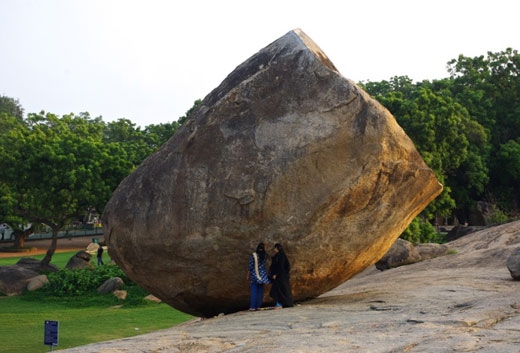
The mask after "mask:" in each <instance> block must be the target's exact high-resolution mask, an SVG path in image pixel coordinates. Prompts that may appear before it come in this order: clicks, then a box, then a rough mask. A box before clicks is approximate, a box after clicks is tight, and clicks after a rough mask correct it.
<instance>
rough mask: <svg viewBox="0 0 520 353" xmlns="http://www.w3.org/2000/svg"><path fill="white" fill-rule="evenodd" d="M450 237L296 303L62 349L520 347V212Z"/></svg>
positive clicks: (189, 352)
mask: <svg viewBox="0 0 520 353" xmlns="http://www.w3.org/2000/svg"><path fill="white" fill-rule="evenodd" d="M448 245H449V246H450V248H452V249H454V250H455V251H454V252H453V254H451V255H447V256H443V257H437V258H434V259H432V260H427V261H424V262H419V263H415V264H413V265H408V266H402V267H399V268H394V269H391V270H388V271H384V272H380V271H378V270H376V269H375V268H374V267H373V266H372V267H370V268H368V269H367V270H365V271H364V272H363V273H361V274H359V275H357V276H355V277H354V278H352V279H351V280H349V281H348V282H346V283H344V284H342V285H341V286H339V287H338V288H335V289H334V290H332V291H330V292H328V293H325V294H324V295H322V296H321V297H319V298H317V299H315V300H311V301H308V302H305V303H302V304H301V305H297V306H295V307H294V308H288V309H282V310H268V311H259V312H253V313H250V312H247V311H246V312H239V313H235V314H232V315H224V316H218V317H215V318H211V319H208V320H200V319H195V320H192V321H190V322H187V323H185V324H182V325H178V326H174V327H172V328H169V329H166V330H159V331H156V332H152V333H149V334H145V335H139V336H136V337H130V338H128V337H126V338H123V339H119V340H113V341H106V342H98V343H93V344H89V345H87V346H81V347H76V348H70V349H66V350H64V351H63V353H130V352H169V353H170V352H171V353H173V352H182V353H199V352H213V353H220V352H222V353H229V352H233V353H250V352H257V351H259V350H261V351H265V352H270V353H285V352H313V353H314V352H319V353H336V352H337V353H344V352H370V353H389V352H396V353H397V352H398V353H404V352H407V353H424V352H428V353H447V352H472V353H511V352H517V351H518V336H519V334H518V332H519V327H520V303H519V298H518V293H519V290H520V282H517V281H513V280H512V279H511V276H510V275H509V273H508V270H507V268H506V261H507V258H509V256H510V255H511V254H512V253H513V252H514V251H515V250H516V249H519V247H520V221H517V222H513V223H510V224H504V225H502V226H499V227H493V228H487V229H484V230H482V231H479V232H476V233H472V234H469V235H467V236H465V237H463V238H461V239H458V240H456V241H454V242H452V243H450V244H448ZM60 352H62V351H60Z"/></svg>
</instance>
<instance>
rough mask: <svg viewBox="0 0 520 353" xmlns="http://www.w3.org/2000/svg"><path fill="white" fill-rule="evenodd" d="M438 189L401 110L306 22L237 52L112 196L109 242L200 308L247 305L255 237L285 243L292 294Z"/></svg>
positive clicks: (131, 264)
mask: <svg viewBox="0 0 520 353" xmlns="http://www.w3.org/2000/svg"><path fill="white" fill-rule="evenodd" d="M441 190H442V186H441V185H440V184H439V182H438V181H437V180H436V178H435V176H434V174H433V172H432V170H431V169H429V168H428V167H427V166H426V165H425V163H424V161H423V160H422V158H421V157H420V155H419V154H418V152H417V151H416V149H415V146H414V145H413V143H412V141H411V140H410V139H409V138H408V137H407V136H406V134H405V133H404V131H403V130H402V129H401V128H400V127H399V126H398V124H397V123H396V121H395V119H394V118H393V117H392V116H391V114H390V113H389V112H388V111H387V110H386V109H385V108H383V107H382V106H381V105H380V104H379V103H377V102H376V101H375V100H373V99H372V98H370V97H369V96H368V95H367V94H366V93H365V92H364V91H362V90H361V89H360V88H359V87H357V86H356V85H355V84H354V83H353V82H352V81H350V80H348V79H346V78H344V77H343V76H342V75H341V74H340V73H339V72H338V71H337V70H336V68H335V67H334V65H333V64H332V63H331V61H330V60H329V59H328V58H327V56H326V55H325V54H324V53H323V52H322V51H321V50H320V48H319V47H318V46H317V45H316V44H315V43H314V42H313V41H312V40H311V39H310V38H309V37H307V36H306V35H305V34H304V33H303V32H302V31H300V30H295V31H291V32H289V33H287V34H286V35H285V36H283V37H281V38H280V39H278V40H276V41H275V42H273V43H272V44H270V45H268V46H267V47H266V48H264V49H262V50H261V51H259V52H258V53H257V54H255V55H254V56H252V57H251V58H250V59H248V60H247V61H246V62H244V63H243V64H241V65H240V66H238V67H237V68H236V69H235V70H234V71H233V72H232V73H231V74H230V75H229V76H228V77H227V78H226V79H225V80H224V81H223V82H222V84H221V85H220V86H219V87H217V88H216V89H215V90H214V91H212V92H211V93H210V94H209V95H208V96H207V97H206V98H205V99H204V100H203V101H202V103H201V104H200V105H199V106H198V107H197V108H196V109H195V111H194V112H193V114H191V115H190V117H189V119H188V120H187V121H186V123H185V124H183V126H182V127H181V128H180V129H179V131H178V132H177V133H176V134H175V135H174V136H173V137H172V138H171V139H170V140H169V141H168V142H167V143H166V144H165V145H164V146H162V148H161V149H160V150H159V151H157V152H156V153H155V154H153V155H152V156H150V157H149V158H148V159H146V160H145V161H144V162H143V163H142V164H141V165H140V166H139V168H138V169H137V170H136V171H135V172H134V173H133V174H131V175H130V176H129V177H127V178H126V179H125V180H124V181H123V182H122V183H121V185H120V186H119V187H118V189H117V190H116V192H115V193H114V194H113V196H112V198H111V200H110V201H109V202H108V204H107V205H106V207H105V210H104V214H103V231H104V235H105V241H106V242H107V245H108V247H109V252H110V256H111V258H112V259H113V260H115V262H116V263H117V264H118V265H119V266H120V267H121V268H122V269H123V270H124V271H125V272H126V274H127V275H128V276H129V277H130V278H132V280H134V281H135V282H136V283H138V284H139V285H141V286H142V287H144V288H145V289H147V290H148V291H150V292H151V293H152V294H154V295H156V296H157V297H159V298H161V299H162V300H163V301H164V302H166V303H168V304H170V305H171V306H173V307H175V308H177V309H179V310H182V311H185V312H188V313H191V314H195V315H203V316H212V315H215V314H218V313H220V312H225V313H229V312H234V311H237V310H241V309H245V308H247V307H248V305H249V284H248V282H247V281H246V280H245V272H246V268H247V261H248V258H249V254H250V252H251V251H253V250H254V249H255V247H256V245H257V244H258V242H259V241H266V242H267V243H268V244H269V245H268V246H269V249H271V248H272V246H273V245H274V243H275V242H280V243H282V244H283V245H284V248H285V249H286V252H287V254H288V256H289V259H290V260H291V262H292V264H293V267H292V273H291V276H292V277H291V284H292V286H293V296H294V298H295V299H296V300H303V299H307V298H313V297H316V296H318V295H320V294H322V293H324V292H326V291H328V290H330V289H332V288H334V287H336V286H338V285H339V284H341V283H343V282H345V281H346V280H348V279H349V278H351V277H352V276H354V275H355V274H357V273H359V272H361V271H362V270H363V269H365V268H366V267H368V266H370V265H371V264H373V263H375V262H376V261H377V260H379V258H380V257H381V256H382V255H384V254H385V253H386V251H387V250H388V249H389V248H390V246H391V245H392V244H393V243H394V241H395V240H396V239H397V237H398V236H399V235H400V234H401V232H402V231H403V230H404V229H405V228H406V227H407V225H408V224H409V223H410V221H411V220H412V219H413V218H414V217H415V216H416V215H417V214H418V213H419V212H420V211H422V210H423V208H424V207H425V206H426V205H427V204H428V203H429V202H430V201H431V200H433V199H434V198H435V197H436V196H437V195H438V194H439V193H440V192H441Z"/></svg>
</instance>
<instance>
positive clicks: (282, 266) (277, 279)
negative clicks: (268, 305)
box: [269, 243, 294, 308]
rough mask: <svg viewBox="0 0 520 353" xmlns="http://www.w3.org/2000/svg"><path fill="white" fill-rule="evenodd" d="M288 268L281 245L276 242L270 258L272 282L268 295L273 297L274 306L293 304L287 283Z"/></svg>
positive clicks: (289, 267) (288, 264)
mask: <svg viewBox="0 0 520 353" xmlns="http://www.w3.org/2000/svg"><path fill="white" fill-rule="evenodd" d="M290 270H291V264H290V263H289V259H287V256H286V255H285V252H284V251H283V247H282V245H281V244H279V243H276V244H275V245H274V256H273V257H272V259H271V268H270V271H269V274H270V276H271V283H272V286H271V292H270V293H269V295H270V296H271V298H273V299H274V301H275V305H276V306H275V307H276V308H282V307H292V306H294V304H293V299H292V294H291V285H290V283H289V272H290Z"/></svg>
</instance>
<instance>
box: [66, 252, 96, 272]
mask: <svg viewBox="0 0 520 353" xmlns="http://www.w3.org/2000/svg"><path fill="white" fill-rule="evenodd" d="M91 257H92V255H90V254H89V253H88V252H86V251H85V250H81V251H78V252H77V253H76V254H74V256H72V257H71V258H70V259H69V261H68V262H67V265H65V268H66V269H67V270H74V269H78V268H87V267H90V266H91V264H90V258H91Z"/></svg>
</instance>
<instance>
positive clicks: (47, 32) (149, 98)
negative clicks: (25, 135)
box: [0, 0, 520, 127]
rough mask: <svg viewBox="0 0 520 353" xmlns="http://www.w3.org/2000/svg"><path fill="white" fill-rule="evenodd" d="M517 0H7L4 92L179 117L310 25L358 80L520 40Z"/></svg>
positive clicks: (143, 118)
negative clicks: (258, 54)
mask: <svg viewBox="0 0 520 353" xmlns="http://www.w3.org/2000/svg"><path fill="white" fill-rule="evenodd" d="M518 4H520V3H519V2H518V1H516V0H494V1H481V0H435V1H424V0H422V1H421V0H356V1H350V0H313V1H308V0H297V1H293V0H262V1H250V0H236V1H235V0H184V1H182V0H180V1H177V0H164V1H163V0H0V95H5V96H8V97H12V98H16V99H18V100H19V101H20V104H21V105H22V107H23V108H24V109H25V112H26V113H31V112H39V111H41V110H45V111H47V112H51V113H54V114H58V115H63V114H68V113H74V114H78V113H80V112H86V111H87V112H89V113H90V115H91V116H93V117H97V116H102V117H103V120H104V121H112V120H116V119H119V118H127V119H130V120H131V121H132V122H134V123H136V124H137V125H139V126H142V127H144V126H147V125H150V124H159V123H166V122H171V121H174V120H177V119H178V118H179V117H180V116H182V115H184V113H185V112H186V111H187V110H188V109H189V108H190V107H191V106H192V105H193V102H194V101H195V100H196V99H199V98H200V99H202V98H204V97H205V96H206V95H207V94H208V93H209V92H210V91H211V90H212V89H213V88H215V87H216V86H217V85H219V84H220V82H222V80H224V78H225V77H226V76H227V75H228V74H229V73H230V72H231V71H232V70H233V69H234V68H235V67H237V66H238V65H239V64H241V63H242V62H244V61H245V60H246V59H248V58H249V57H250V56H251V55H253V54H255V53H256V52H258V51H259V50H260V49H262V48H264V47H265V46H267V45H268V44H270V43H271V42H273V41H274V40H276V39H278V38H279V37H281V36H283V35H285V34H286V33H287V32H289V31H290V30H292V29H294V28H301V29H302V30H303V31H304V32H305V33H306V34H307V35H309V36H310V37H311V38H312V39H313V40H314V41H315V42H316V43H317V44H318V45H319V46H320V47H321V48H322V49H323V51H324V52H325V53H326V54H327V55H328V57H329V58H330V59H331V61H332V62H333V63H334V64H335V66H336V67H337V68H338V70H339V71H340V72H341V73H342V74H343V76H345V77H347V78H350V79H352V80H354V81H356V82H359V81H361V80H364V81H365V80H370V81H381V80H388V79H390V78H391V77H393V76H396V75H406V76H408V77H410V78H411V79H413V80H415V81H420V80H422V79H429V80H431V79H435V78H443V77H447V76H448V73H447V71H446V63H447V62H448V61H449V60H451V59H455V58H457V57H458V55H459V54H463V55H465V56H470V57H474V56H479V55H485V54H486V53H487V52H488V51H492V52H499V51H503V50H505V49H506V48H508V47H511V48H513V49H517V50H520V26H519V25H518V24H519V22H520V20H519V17H518V16H519V13H520V12H519V11H518V10H519V7H520V5H518Z"/></svg>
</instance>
